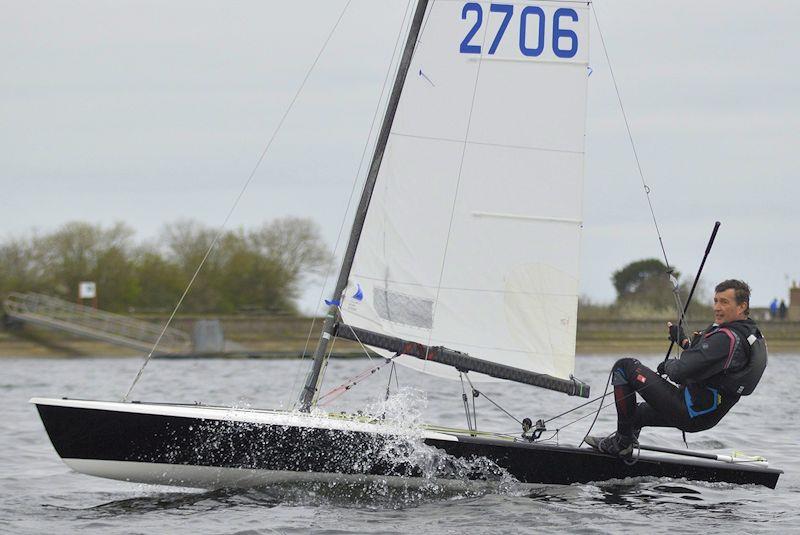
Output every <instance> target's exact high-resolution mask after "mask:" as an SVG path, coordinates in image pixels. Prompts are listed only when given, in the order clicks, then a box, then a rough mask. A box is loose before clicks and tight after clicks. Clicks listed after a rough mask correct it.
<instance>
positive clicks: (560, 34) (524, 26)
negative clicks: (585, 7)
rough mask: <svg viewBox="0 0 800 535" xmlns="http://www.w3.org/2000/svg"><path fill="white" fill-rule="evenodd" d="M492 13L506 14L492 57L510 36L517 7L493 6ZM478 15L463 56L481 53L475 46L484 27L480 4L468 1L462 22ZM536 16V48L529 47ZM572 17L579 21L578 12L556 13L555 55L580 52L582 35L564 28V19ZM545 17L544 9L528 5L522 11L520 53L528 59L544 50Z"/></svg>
mask: <svg viewBox="0 0 800 535" xmlns="http://www.w3.org/2000/svg"><path fill="white" fill-rule="evenodd" d="M489 11H490V12H491V13H502V14H503V15H504V17H503V20H502V21H501V22H500V27H499V28H498V30H497V35H495V37H494V40H492V44H491V46H489V54H490V55H491V54H494V53H495V52H497V48H498V47H499V46H500V41H501V40H502V39H503V35H505V33H506V29H507V28H508V24H509V23H510V22H511V18H512V16H513V14H514V6H513V5H511V4H490V5H489ZM470 12H474V13H475V15H476V18H475V23H474V24H473V25H472V27H471V28H470V29H469V31H468V32H467V35H466V37H464V40H463V41H461V48H460V49H459V50H460V52H461V53H462V54H480V53H481V46H480V45H474V44H471V41H472V39H473V38H474V37H475V34H477V33H478V30H479V29H480V27H481V25H482V24H483V8H482V7H481V5H480V4H479V3H477V2H467V3H466V4H464V8H463V9H462V10H461V20H467V17H468V14H469V13H470ZM531 15H535V16H536V18H537V20H538V25H537V26H536V44H535V46H533V47H530V46H528V37H529V35H528V22H529V19H528V18H529V17H530V16H531ZM564 18H568V19H570V20H572V21H573V22H577V20H578V13H577V12H576V11H575V10H574V9H570V8H566V7H562V8H559V9H557V10H556V11H555V13H554V14H553V41H552V47H553V53H555V55H556V56H558V57H559V58H572V57H574V56H575V54H577V53H578V34H576V33H575V32H574V31H573V30H568V29H564V28H561V26H560V23H561V19H564ZM545 22H546V21H545V14H544V10H543V9H542V8H540V7H539V6H526V7H525V8H523V9H522V13H521V14H520V24H519V50H520V52H522V54H523V55H524V56H528V57H536V56H539V55H541V53H542V52H543V51H544V29H545ZM563 39H565V40H567V41H568V44H569V46H568V47H567V48H561V41H562V40H563Z"/></svg>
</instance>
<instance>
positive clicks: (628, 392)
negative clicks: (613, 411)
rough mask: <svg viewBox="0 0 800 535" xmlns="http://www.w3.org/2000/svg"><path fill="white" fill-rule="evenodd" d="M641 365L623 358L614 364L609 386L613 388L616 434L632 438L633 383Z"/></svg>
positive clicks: (633, 413)
mask: <svg viewBox="0 0 800 535" xmlns="http://www.w3.org/2000/svg"><path fill="white" fill-rule="evenodd" d="M640 367H641V363H640V362H639V361H638V360H636V359H631V358H624V359H619V360H618V361H617V362H615V363H614V367H613V368H612V372H611V373H612V375H611V384H612V385H613V386H614V404H615V405H616V407H617V433H619V434H620V435H624V436H626V437H633V432H634V428H635V427H634V426H635V422H636V390H635V387H634V381H635V379H636V375H637V373H638V372H637V370H638V369H639V368H640Z"/></svg>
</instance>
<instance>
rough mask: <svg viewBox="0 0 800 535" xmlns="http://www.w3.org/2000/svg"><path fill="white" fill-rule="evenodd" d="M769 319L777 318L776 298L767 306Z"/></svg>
mask: <svg viewBox="0 0 800 535" xmlns="http://www.w3.org/2000/svg"><path fill="white" fill-rule="evenodd" d="M769 317H770V319H773V320H774V319H775V318H777V317H778V298H777V297H775V298H774V299H773V300H772V302H771V303H770V304H769Z"/></svg>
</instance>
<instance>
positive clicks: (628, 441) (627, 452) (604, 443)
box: [583, 432, 638, 459]
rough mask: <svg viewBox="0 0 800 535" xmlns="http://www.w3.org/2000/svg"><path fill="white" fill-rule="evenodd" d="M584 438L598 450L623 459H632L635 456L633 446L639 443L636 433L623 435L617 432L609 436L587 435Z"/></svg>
mask: <svg viewBox="0 0 800 535" xmlns="http://www.w3.org/2000/svg"><path fill="white" fill-rule="evenodd" d="M637 434H638V433H637ZM583 440H584V442H586V443H587V444H588V445H589V446H591V447H592V448H594V449H596V450H597V451H600V452H602V453H607V454H609V455H613V456H615V457H620V458H622V459H630V458H631V457H632V456H633V448H634V447H635V446H637V445H638V442H637V440H636V436H635V435H634V436H631V435H623V434H621V433H617V432H614V433H611V434H610V435H609V436H607V437H586V438H585V439H583Z"/></svg>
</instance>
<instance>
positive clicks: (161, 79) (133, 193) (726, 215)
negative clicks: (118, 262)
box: [0, 0, 800, 311]
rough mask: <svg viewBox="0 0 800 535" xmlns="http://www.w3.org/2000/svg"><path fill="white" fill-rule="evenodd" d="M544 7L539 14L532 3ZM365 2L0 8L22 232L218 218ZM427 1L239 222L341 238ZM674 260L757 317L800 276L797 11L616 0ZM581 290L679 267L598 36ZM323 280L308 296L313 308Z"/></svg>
mask: <svg viewBox="0 0 800 535" xmlns="http://www.w3.org/2000/svg"><path fill="white" fill-rule="evenodd" d="M528 3H535V2H533V1H531V2H528ZM344 5H345V0H336V1H334V0H324V1H306V2H283V1H280V2H279V1H277V0H275V1H268V0H264V1H257V2H244V1H241V2H235V3H232V2H198V1H191V2H188V1H187V2H184V1H170V2H163V1H154V2H146V1H135V2H133V1H131V2H125V1H120V0H116V1H113V2H111V1H109V2H100V1H86V2H78V1H59V2H55V1H48V2H40V1H29V0H28V1H5V0H3V1H0V12H2V17H0V180H2V185H3V194H2V195H0V213H2V227H1V228H0V231H2V238H5V237H8V236H19V235H21V234H23V233H24V232H28V231H30V230H31V229H33V228H37V229H39V230H40V231H50V230H53V229H55V228H57V227H58V226H60V225H61V224H63V223H65V222H67V221H73V220H82V221H91V222H97V223H102V224H106V225H110V224H111V223H113V222H116V221H123V222H125V223H127V224H129V225H130V226H131V227H133V228H134V229H136V231H137V233H138V234H137V239H138V240H145V239H154V238H155V237H157V235H158V232H159V230H160V228H161V227H162V226H163V225H164V224H165V223H168V222H173V221H176V220H178V219H182V218H184V219H185V218H192V219H196V220H199V221H201V222H203V223H205V224H208V225H213V226H217V225H219V224H220V223H221V222H222V220H223V219H224V217H225V215H226V213H227V212H228V210H229V209H230V207H231V205H232V203H233V201H234V199H235V198H236V196H237V195H238V193H239V191H240V189H241V187H242V185H243V184H244V182H245V181H246V179H247V177H248V175H249V173H250V171H251V170H252V168H253V166H254V164H255V162H256V160H257V159H258V156H259V154H260V153H261V151H262V150H263V148H264V146H265V144H266V141H267V140H268V139H269V137H270V135H271V134H272V132H273V130H274V129H275V127H276V125H277V123H278V121H279V119H280V117H281V115H282V114H283V112H284V111H285V110H286V108H287V106H288V104H289V102H290V101H291V99H292V97H293V95H294V93H295V91H296V90H297V88H298V87H299V85H300V83H301V81H302V79H303V76H304V74H305V72H306V70H307V69H308V67H309V66H310V65H311V63H312V62H313V60H314V58H315V56H316V54H317V52H318V50H319V48H320V47H321V45H322V43H323V42H324V40H325V38H326V36H327V34H328V31H329V30H330V28H331V27H332V26H333V24H334V23H335V21H336V19H337V17H338V16H339V13H340V12H341V10H342V8H343V7H344ZM406 5H407V0H352V3H351V5H350V7H349V8H348V10H347V11H346V13H345V15H344V18H343V20H342V23H341V25H340V27H339V28H338V30H337V32H336V33H335V34H334V36H333V39H332V40H331V42H330V44H329V45H328V47H327V49H326V50H325V52H324V54H323V56H322V57H321V58H320V61H319V63H318V65H317V68H316V69H315V70H314V72H313V74H312V76H311V78H310V79H309V81H308V84H307V85H306V87H305V89H304V91H303V93H302V94H301V96H300V98H299V100H298V102H297V104H296V105H295V107H294V109H293V111H292V113H291V114H290V115H289V117H288V119H287V121H286V123H285V124H284V127H283V128H282V129H281V131H280V133H279V135H278V137H277V138H276V141H275V143H274V144H273V146H272V148H271V150H270V151H269V153H268V155H267V157H266V159H265V160H264V162H263V164H262V165H261V167H260V168H259V170H258V172H257V174H256V175H255V178H254V180H253V182H252V183H251V185H250V187H249V189H248V191H247V193H246V194H245V196H244V198H243V200H242V201H241V203H240V205H239V207H238V209H237V210H236V212H235V213H234V215H233V217H232V218H231V221H230V224H229V227H231V228H234V227H239V226H244V227H255V226H258V225H260V224H261V223H262V222H264V221H267V220H270V219H273V218H276V217H280V216H285V215H296V216H302V217H311V218H313V219H314V220H316V221H318V222H319V223H320V225H322V227H323V232H324V237H325V239H326V241H327V242H328V243H329V244H330V245H331V246H332V245H333V243H334V241H335V239H336V235H337V232H338V230H339V227H340V224H341V221H342V216H343V210H344V205H345V203H346V202H347V198H348V196H349V194H350V190H351V187H352V184H353V178H354V176H355V173H356V170H357V168H358V164H359V159H360V156H361V153H362V151H363V148H364V143H365V140H366V138H367V133H368V131H369V127H370V123H371V120H372V116H373V113H374V111H375V106H376V103H377V99H378V96H379V94H380V91H381V87H382V83H383V79H384V75H385V73H386V68H387V65H388V63H389V60H390V58H391V56H392V52H393V48H394V44H395V40H396V38H397V32H398V28H399V25H400V22H401V20H402V19H403V15H404V11H405V8H406ZM594 7H595V9H596V11H597V13H598V15H599V18H600V23H601V25H602V28H603V32H604V35H605V38H606V43H607V45H608V47H609V53H610V55H611V60H612V62H613V65H614V69H615V74H616V77H617V81H618V82H619V85H620V88H621V92H622V98H623V103H624V104H625V107H626V110H627V112H628V116H629V119H630V124H631V129H632V131H633V135H634V138H635V140H636V142H637V145H638V149H639V156H640V159H641V163H642V167H643V170H644V173H645V177H646V179H647V182H648V183H649V185H650V187H651V189H652V200H653V204H654V208H655V210H656V215H657V217H658V221H659V224H660V226H661V230H662V234H663V237H664V242H665V245H666V248H667V254H668V255H669V260H670V261H671V262H672V263H673V264H674V265H675V266H676V267H677V268H678V269H680V270H681V271H683V272H684V273H686V274H693V273H694V272H695V271H696V269H697V266H698V264H699V262H700V258H701V255H702V252H703V250H704V248H705V244H706V241H707V239H708V235H709V233H710V231H711V229H712V226H713V223H714V221H715V220H720V221H722V228H721V230H720V234H719V236H718V239H717V243H716V245H715V248H714V250H713V252H712V254H711V257H710V259H709V261H708V263H707V266H706V281H707V283H708V286H713V283H714V282H715V281H719V280H721V279H723V278H728V277H738V278H743V279H745V280H747V281H749V282H750V283H751V285H752V287H753V303H754V304H755V305H757V306H766V305H767V304H768V303H769V301H770V300H771V299H772V298H773V297H778V298H784V297H788V290H787V288H788V286H789V283H790V281H791V280H793V279H798V280H800V238H798V233H800V224H799V223H800V215H799V214H800V185H798V180H797V169H798V165H799V164H800V146H799V144H798V141H799V140H800V103H799V102H798V95H800V83H799V82H798V81H799V80H800V74H798V61H797V51H798V50H800V37H798V32H797V23H798V22H800V3H798V2H796V1H794V2H792V1H770V2H731V1H730V0H728V1H716V0H715V1H711V0H703V1H697V0H694V1H679V0H669V1H653V0H647V1H642V0H639V1H633V0H630V1H628V0H598V1H596V2H595V4H594ZM591 41H592V51H591V60H590V64H591V67H592V69H593V74H592V75H591V77H590V78H589V109H588V120H587V156H586V167H585V198H584V207H585V208H584V233H583V249H582V280H581V292H582V293H583V294H584V295H586V296H588V297H590V298H592V299H593V300H596V301H600V302H609V301H611V300H613V298H614V289H613V287H612V285H611V282H610V276H611V273H612V272H613V271H614V270H615V269H618V268H620V267H621V266H623V265H624V264H626V263H628V262H630V261H632V260H635V259H640V258H645V257H660V256H661V250H660V248H659V245H658V241H657V238H656V234H655V231H654V229H653V225H652V219H651V217H650V213H649V210H648V207H647V202H646V199H645V196H644V193H643V190H642V186H641V181H640V179H639V177H638V174H637V171H636V166H635V161H634V159H633V156H632V153H631V149H630V145H629V142H628V139H627V134H626V132H625V128H624V123H623V121H622V116H621V114H620V112H619V108H618V105H617V102H616V97H615V95H614V91H613V86H612V85H611V79H610V76H609V72H608V66H607V64H606V61H605V58H604V55H603V50H602V46H601V43H600V39H599V37H598V34H597V30H596V27H595V26H594V24H592V35H591ZM318 295H319V288H318V287H317V288H312V289H309V291H308V292H306V295H305V296H304V298H303V303H302V305H303V308H304V310H306V311H310V310H313V307H314V306H315V303H316V297H317V296H318Z"/></svg>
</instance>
